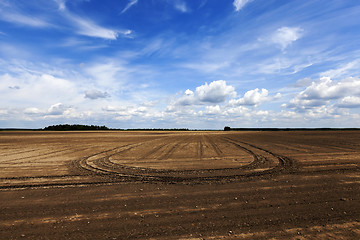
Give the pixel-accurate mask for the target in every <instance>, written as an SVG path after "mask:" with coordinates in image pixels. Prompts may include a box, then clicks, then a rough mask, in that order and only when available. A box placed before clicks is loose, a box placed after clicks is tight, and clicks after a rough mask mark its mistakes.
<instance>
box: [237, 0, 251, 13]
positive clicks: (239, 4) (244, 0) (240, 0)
mask: <svg viewBox="0 0 360 240" xmlns="http://www.w3.org/2000/svg"><path fill="white" fill-rule="evenodd" d="M251 1H252V0H234V2H233V5H234V7H235V11H237V12H238V11H240V9H242V8H243V7H244V6H245V5H246V4H247V3H249V2H251Z"/></svg>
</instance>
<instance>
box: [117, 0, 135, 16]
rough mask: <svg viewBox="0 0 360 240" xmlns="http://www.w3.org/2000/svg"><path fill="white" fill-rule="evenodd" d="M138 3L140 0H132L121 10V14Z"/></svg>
mask: <svg viewBox="0 0 360 240" xmlns="http://www.w3.org/2000/svg"><path fill="white" fill-rule="evenodd" d="M137 3H138V0H130V1H129V2H128V4H127V5H126V6H125V8H124V9H123V10H122V11H121V12H120V14H123V13H125V12H126V11H127V10H129V9H130V8H131V7H132V6H134V5H135V4H137Z"/></svg>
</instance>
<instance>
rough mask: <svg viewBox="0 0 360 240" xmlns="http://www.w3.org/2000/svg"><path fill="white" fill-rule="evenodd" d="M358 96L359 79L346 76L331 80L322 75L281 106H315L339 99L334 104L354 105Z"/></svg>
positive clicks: (297, 107)
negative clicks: (338, 79)
mask: <svg viewBox="0 0 360 240" xmlns="http://www.w3.org/2000/svg"><path fill="white" fill-rule="evenodd" d="M359 96H360V79H359V78H347V79H343V80H341V81H333V80H331V79H330V78H329V77H322V78H320V80H319V81H316V82H312V83H311V85H310V86H308V87H306V88H305V90H303V91H301V92H300V93H298V94H297V95H296V96H295V97H294V98H293V99H291V100H290V102H289V104H284V105H283V106H285V107H288V108H293V109H297V110H305V109H311V108H317V107H321V106H325V105H327V104H330V103H333V102H334V101H337V100H340V101H339V102H338V103H337V104H336V106H339V107H355V106H357V105H358V103H359V102H358V100H359Z"/></svg>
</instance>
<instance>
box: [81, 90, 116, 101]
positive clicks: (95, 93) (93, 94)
mask: <svg viewBox="0 0 360 240" xmlns="http://www.w3.org/2000/svg"><path fill="white" fill-rule="evenodd" d="M108 97H110V94H109V93H107V92H102V91H99V90H89V91H86V92H85V98H89V99H92V100H94V99H98V98H108Z"/></svg>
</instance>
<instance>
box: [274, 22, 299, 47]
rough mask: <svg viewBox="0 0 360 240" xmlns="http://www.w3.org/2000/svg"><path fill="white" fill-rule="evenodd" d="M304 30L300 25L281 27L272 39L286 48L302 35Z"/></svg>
mask: <svg viewBox="0 0 360 240" xmlns="http://www.w3.org/2000/svg"><path fill="white" fill-rule="evenodd" d="M303 31H304V30H303V29H301V28H299V27H281V28H279V29H277V30H276V32H275V33H274V34H273V35H272V37H271V41H272V42H273V43H275V44H278V45H280V46H281V49H282V50H285V49H286V48H287V47H288V46H289V45H290V44H292V43H293V42H295V41H296V40H298V39H299V38H301V37H302V33H303Z"/></svg>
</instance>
